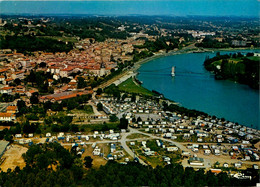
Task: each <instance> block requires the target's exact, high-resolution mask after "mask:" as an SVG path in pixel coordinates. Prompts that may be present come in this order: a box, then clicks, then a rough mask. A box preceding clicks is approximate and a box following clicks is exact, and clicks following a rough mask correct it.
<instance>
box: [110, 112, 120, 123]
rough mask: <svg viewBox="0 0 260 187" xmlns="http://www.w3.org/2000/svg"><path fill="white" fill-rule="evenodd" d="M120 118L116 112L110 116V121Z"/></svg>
mask: <svg viewBox="0 0 260 187" xmlns="http://www.w3.org/2000/svg"><path fill="white" fill-rule="evenodd" d="M117 120H118V117H117V116H116V115H115V114H112V115H110V116H109V121H110V122H116V121H117Z"/></svg>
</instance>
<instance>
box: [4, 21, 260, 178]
mask: <svg viewBox="0 0 260 187" xmlns="http://www.w3.org/2000/svg"><path fill="white" fill-rule="evenodd" d="M56 19H57V18H51V17H50V18H46V17H44V18H38V17H36V18H26V17H22V18H12V17H3V19H1V20H0V28H1V30H0V33H1V37H2V38H1V39H3V41H1V50H0V94H1V95H0V101H1V102H0V125H1V126H0V130H1V131H0V139H1V141H0V148H1V149H0V153H1V162H0V163H1V165H0V168H1V171H4V172H7V171H8V170H9V169H11V170H15V168H16V167H17V166H18V167H20V168H21V169H22V168H23V167H25V166H26V163H25V161H24V159H23V158H24V156H23V155H24V154H25V153H26V152H27V151H28V150H29V149H30V147H32V146H34V145H43V144H51V143H57V144H60V145H61V146H62V147H64V148H65V149H67V150H69V151H70V152H73V153H74V154H75V155H77V156H78V157H79V158H82V159H83V158H86V157H88V158H89V157H91V159H93V163H92V164H93V167H94V168H98V167H100V166H101V165H105V164H106V163H107V162H108V161H110V160H114V161H116V162H118V163H120V164H123V165H127V164H128V163H130V162H139V163H140V164H142V165H145V166H151V167H153V168H156V167H158V166H161V167H165V166H167V165H171V164H175V163H179V164H181V165H182V166H183V167H184V168H186V167H192V168H194V169H195V170H198V169H200V168H203V169H205V171H211V172H212V173H214V174H218V173H220V172H226V173H227V174H228V175H229V176H231V177H233V178H237V179H243V180H252V179H253V178H255V177H256V176H257V175H255V173H254V172H252V170H253V171H258V170H259V167H260V164H259V163H260V162H259V155H260V142H259V139H260V131H259V130H258V129H254V128H252V127H251V128H250V127H246V126H243V125H240V124H238V123H235V122H230V121H228V120H227V119H224V118H218V117H216V116H210V115H208V114H206V113H204V112H200V111H195V110H189V109H186V108H183V107H180V106H179V105H178V104H177V103H175V102H173V101H170V100H168V99H167V98H164V96H163V95H161V94H160V93H158V92H156V91H149V90H147V89H145V88H143V87H142V86H141V84H142V83H141V82H140V81H138V80H137V78H136V75H137V73H138V72H137V69H138V67H139V66H140V64H141V63H143V62H145V60H147V59H148V60H149V59H152V58H153V57H154V56H159V55H166V54H168V53H170V54H174V53H176V54H179V53H180V52H190V53H192V52H205V51H207V50H211V49H207V48H218V49H219V48H227V47H251V48H254V47H259V43H258V42H259V35H257V34H256V33H255V32H253V31H254V29H252V30H247V32H243V34H241V33H240V32H239V31H238V30H237V28H236V26H237V25H236V24H237V23H236V22H234V25H235V26H234V28H233V27H232V26H230V27H229V26H223V27H221V26H220V25H218V21H216V22H214V20H213V21H212V22H208V21H207V20H204V21H199V20H196V19H195V20H193V22H192V23H193V24H191V28H192V27H193V26H194V27H195V26H197V25H196V24H195V23H201V24H202V25H203V26H201V27H202V28H201V30H195V29H193V28H192V29H190V28H188V29H184V28H185V27H183V28H182V24H181V23H182V21H181V20H175V21H176V22H177V23H178V24H179V25H178V26H179V28H178V29H177V28H175V26H174V24H173V23H171V21H170V22H169V23H168V24H166V23H159V22H158V20H157V19H154V20H152V21H151V23H146V22H147V20H146V19H148V18H145V17H144V18H143V19H144V23H139V22H137V20H135V19H133V18H131V19H133V20H131V22H130V23H129V25H128V24H127V23H126V22H124V20H123V18H121V19H122V20H121V19H119V18H118V19H117V18H111V20H112V21H111V20H109V19H108V20H107V19H105V18H102V17H101V18H93V19H96V20H95V21H97V22H102V27H95V28H93V25H91V23H90V24H89V25H88V24H87V26H88V27H89V28H90V29H94V30H96V31H97V33H99V32H100V33H101V34H100V33H99V34H98V35H93V36H92V37H89V36H87V37H85V36H83V35H80V34H79V33H74V34H75V35H74V36H72V34H71V33H69V32H68V31H66V30H67V28H65V26H62V24H63V22H64V23H66V25H71V27H72V28H74V27H73V24H76V23H75V22H77V20H73V19H72V21H71V23H69V21H70V19H69V18H64V20H63V21H61V23H59V20H58V21H57V20H56ZM88 19H90V20H91V18H88ZM129 19H130V18H129ZM183 19H184V22H185V21H186V22H189V21H188V20H185V18H183ZM115 22H116V23H115ZM111 23H113V24H111ZM257 23H258V22H257V21H255V20H252V21H251V22H250V24H251V26H252V28H253V27H254V26H255V27H257ZM109 24H111V25H109ZM53 25H56V26H55V27H54V28H52V27H53ZM184 25H185V24H184ZM166 26H167V27H166ZM107 27H112V28H113V29H114V31H109V32H108V34H107V35H104V33H102V31H104V30H106V29H107ZM19 28H22V30H20V29H19ZM55 28H56V29H57V28H58V29H60V30H55ZM203 28H204V29H203ZM205 28H206V29H205ZM218 28H221V29H223V30H222V31H221V30H218ZM48 29H49V30H48ZM52 29H53V31H52ZM61 29H63V30H61ZM110 29H111V28H110ZM216 30H218V31H216ZM51 31H52V32H53V33H54V34H53V35H51V36H48V37H47V34H46V38H48V39H49V40H55V41H58V42H60V45H61V48H64V49H65V51H55V50H56V49H55V46H53V48H51V47H50V48H49V47H48V46H47V47H46V48H43V49H42V50H34V48H33V47H34V46H27V48H26V49H25V50H22V49H21V48H20V47H19V46H18V44H15V43H12V42H19V37H22V35H26V36H28V37H36V38H37V39H44V38H45V37H44V36H43V35H44V32H46V33H47V32H49V33H50V32H51ZM113 32H115V33H117V35H118V36H115V35H114V34H115V33H113ZM57 33H58V35H59V36H57V35H56V34H57ZM82 33H84V32H82ZM82 33H81V34H82ZM102 34H103V35H102ZM112 34H113V37H111V36H110V35H112ZM121 35H122V36H121ZM101 36H103V37H104V38H100V37H101ZM158 36H160V37H158ZM8 37H10V40H9V39H8ZM15 37H16V38H15ZM11 41H12V42H11ZM47 42H48V41H47ZM50 42H51V41H50ZM16 45H17V46H16ZM31 45H38V44H31ZM46 45H47V44H46ZM50 45H51V44H50ZM47 48H49V49H51V50H50V51H48V50H46V49H47ZM67 48H68V50H67ZM257 55H258V54H255V56H257ZM250 172H251V173H250Z"/></svg>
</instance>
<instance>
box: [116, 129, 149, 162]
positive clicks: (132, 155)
mask: <svg viewBox="0 0 260 187" xmlns="http://www.w3.org/2000/svg"><path fill="white" fill-rule="evenodd" d="M132 133H133V131H132V130H131V129H130V132H127V133H122V137H121V140H120V143H121V145H122V147H123V148H124V150H125V151H126V152H127V153H128V154H129V155H130V156H131V157H133V158H134V157H135V154H134V152H133V151H132V150H131V149H130V148H129V147H128V146H127V145H126V141H129V140H127V139H126V137H127V136H129V135H130V134H132ZM130 141H135V140H134V139H131V140H130ZM139 162H140V163H141V164H143V165H146V166H147V164H146V163H145V162H144V161H143V160H142V159H140V158H139Z"/></svg>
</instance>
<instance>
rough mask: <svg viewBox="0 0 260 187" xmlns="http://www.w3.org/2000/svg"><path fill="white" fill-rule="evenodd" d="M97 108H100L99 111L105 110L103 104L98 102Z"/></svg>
mask: <svg viewBox="0 0 260 187" xmlns="http://www.w3.org/2000/svg"><path fill="white" fill-rule="evenodd" d="M97 110H98V111H102V110H103V105H102V103H98V104H97Z"/></svg>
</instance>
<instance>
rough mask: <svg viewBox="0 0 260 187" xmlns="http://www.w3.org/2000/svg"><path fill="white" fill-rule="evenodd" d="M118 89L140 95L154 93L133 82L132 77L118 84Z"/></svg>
mask: <svg viewBox="0 0 260 187" xmlns="http://www.w3.org/2000/svg"><path fill="white" fill-rule="evenodd" d="M118 87H119V90H120V91H124V92H127V93H136V94H141V95H147V96H153V95H154V93H153V92H151V91H149V90H147V89H146V88H143V87H142V86H140V85H138V84H135V83H134V81H133V79H132V78H129V79H127V80H126V81H124V82H122V83H121V84H119V85H118Z"/></svg>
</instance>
